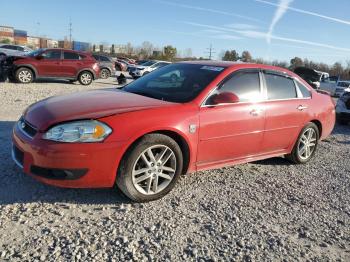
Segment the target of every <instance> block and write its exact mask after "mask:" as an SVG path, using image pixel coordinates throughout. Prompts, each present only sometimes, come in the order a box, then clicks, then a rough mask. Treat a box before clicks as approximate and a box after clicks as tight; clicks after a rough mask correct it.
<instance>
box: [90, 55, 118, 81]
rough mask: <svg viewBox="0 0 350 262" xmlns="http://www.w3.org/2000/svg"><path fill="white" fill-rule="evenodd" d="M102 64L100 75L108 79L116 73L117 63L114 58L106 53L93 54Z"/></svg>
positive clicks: (100, 64)
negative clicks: (105, 54)
mask: <svg viewBox="0 0 350 262" xmlns="http://www.w3.org/2000/svg"><path fill="white" fill-rule="evenodd" d="M93 57H94V58H95V59H96V61H97V62H98V63H99V66H100V77H101V78H103V79H106V78H108V77H110V76H111V75H115V63H114V61H113V60H112V58H110V57H108V56H104V55H93Z"/></svg>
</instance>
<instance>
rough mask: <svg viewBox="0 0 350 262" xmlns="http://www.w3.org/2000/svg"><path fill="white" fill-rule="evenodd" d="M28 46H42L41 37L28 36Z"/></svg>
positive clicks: (35, 47) (33, 47)
mask: <svg viewBox="0 0 350 262" xmlns="http://www.w3.org/2000/svg"><path fill="white" fill-rule="evenodd" d="M27 46H28V47H30V48H32V49H38V48H40V37H36V36H28V37H27Z"/></svg>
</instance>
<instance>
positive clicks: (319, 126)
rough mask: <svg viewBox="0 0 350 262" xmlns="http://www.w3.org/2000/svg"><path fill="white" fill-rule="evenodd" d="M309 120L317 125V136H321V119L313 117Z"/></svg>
mask: <svg viewBox="0 0 350 262" xmlns="http://www.w3.org/2000/svg"><path fill="white" fill-rule="evenodd" d="M310 122H311V123H314V124H315V125H316V126H317V128H318V133H319V137H320V138H321V137H322V123H321V121H319V120H317V119H313V120H311V121H310Z"/></svg>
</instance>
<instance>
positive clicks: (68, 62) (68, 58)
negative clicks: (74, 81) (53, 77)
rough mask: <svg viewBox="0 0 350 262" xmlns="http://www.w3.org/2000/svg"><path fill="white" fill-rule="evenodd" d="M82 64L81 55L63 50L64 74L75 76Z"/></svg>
mask: <svg viewBox="0 0 350 262" xmlns="http://www.w3.org/2000/svg"><path fill="white" fill-rule="evenodd" d="M82 65H83V61H82V57H81V56H80V55H79V54H78V53H76V52H72V51H63V60H62V73H63V74H64V76H66V77H71V78H75V77H76V76H77V74H78V71H79V70H80V69H81V68H82Z"/></svg>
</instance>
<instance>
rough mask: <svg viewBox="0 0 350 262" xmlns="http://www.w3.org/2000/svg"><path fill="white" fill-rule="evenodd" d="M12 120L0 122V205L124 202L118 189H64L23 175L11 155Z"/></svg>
mask: <svg viewBox="0 0 350 262" xmlns="http://www.w3.org/2000/svg"><path fill="white" fill-rule="evenodd" d="M14 124H15V122H12V121H0V205H8V204H16V203H17V204H21V203H34V202H44V203H56V202H65V203H76V204H123V203H124V204H127V203H132V202H131V201H130V200H129V199H127V198H126V197H125V196H124V195H123V194H122V193H121V192H120V191H119V190H118V189H116V188H113V189H67V188H58V187H53V186H48V185H44V184H42V183H40V182H38V181H36V180H35V179H33V178H32V177H30V176H28V175H25V174H24V173H23V171H22V170H21V169H20V168H19V167H17V166H16V164H15V163H14V162H13V160H12V157H11V147H12V143H11V133H12V128H13V125H14Z"/></svg>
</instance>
